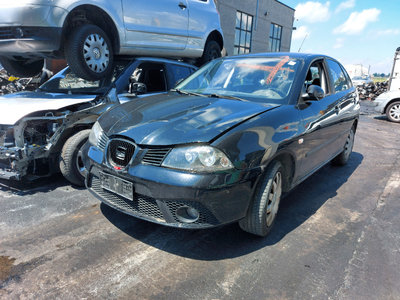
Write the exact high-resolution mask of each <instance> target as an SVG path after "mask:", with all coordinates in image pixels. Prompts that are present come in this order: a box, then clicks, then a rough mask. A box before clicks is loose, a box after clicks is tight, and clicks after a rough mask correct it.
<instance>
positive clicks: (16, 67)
mask: <svg viewBox="0 0 400 300" xmlns="http://www.w3.org/2000/svg"><path fill="white" fill-rule="evenodd" d="M0 64H1V65H2V66H3V67H4V69H5V70H6V71H7V72H8V73H9V74H11V75H14V76H17V77H33V76H35V75H37V74H39V73H40V72H41V71H42V69H43V65H44V59H38V60H35V61H32V60H28V59H19V60H14V59H9V58H7V57H0Z"/></svg>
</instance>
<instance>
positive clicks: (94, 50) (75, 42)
mask: <svg viewBox="0 0 400 300" xmlns="http://www.w3.org/2000/svg"><path fill="white" fill-rule="evenodd" d="M113 55H114V53H113V49H112V45H111V42H110V39H109V38H108V36H107V34H106V33H105V32H104V31H103V30H102V29H101V28H100V27H98V26H95V25H91V24H84V25H81V26H79V27H76V28H74V30H73V31H72V33H71V35H70V37H69V38H68V41H67V44H66V48H65V57H66V59H67V62H68V64H69V66H70V67H71V69H72V70H73V71H74V73H75V74H76V75H78V76H79V77H81V78H84V79H87V80H98V79H100V78H102V77H104V76H106V75H107V74H108V73H110V72H111V70H112V65H113V59H114V57H113Z"/></svg>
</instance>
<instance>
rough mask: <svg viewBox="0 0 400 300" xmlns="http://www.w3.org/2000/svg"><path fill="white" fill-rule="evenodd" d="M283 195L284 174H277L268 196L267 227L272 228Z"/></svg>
mask: <svg viewBox="0 0 400 300" xmlns="http://www.w3.org/2000/svg"><path fill="white" fill-rule="evenodd" d="M281 195H282V174H281V172H277V173H276V174H275V176H274V179H273V181H272V186H271V189H270V191H269V194H268V203H267V226H268V227H269V226H271V225H272V223H273V221H274V219H275V216H276V214H277V212H278V208H279V202H280V199H281Z"/></svg>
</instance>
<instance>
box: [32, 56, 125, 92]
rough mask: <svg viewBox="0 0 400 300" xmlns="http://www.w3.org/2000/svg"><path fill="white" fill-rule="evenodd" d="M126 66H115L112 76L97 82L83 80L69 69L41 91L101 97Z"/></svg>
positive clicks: (122, 63) (55, 76) (59, 74)
mask: <svg viewBox="0 0 400 300" xmlns="http://www.w3.org/2000/svg"><path fill="white" fill-rule="evenodd" d="M126 64H127V63H125V62H121V63H117V64H115V67H114V70H113V72H112V73H110V75H108V76H105V77H104V78H101V79H100V80H95V81H89V80H85V79H82V78H80V77H78V76H77V75H76V74H75V73H74V72H72V70H71V69H70V68H69V67H67V68H65V69H63V70H62V71H60V72H59V73H57V74H56V75H54V76H53V77H52V78H50V79H49V80H48V81H47V82H45V83H44V84H43V85H41V86H40V88H39V90H40V91H43V92H48V93H64V94H89V95H100V94H102V93H105V92H107V91H108V90H109V89H110V87H111V85H112V84H113V82H114V81H115V80H116V79H117V78H118V76H119V75H120V74H121V73H122V71H123V70H124V68H125V66H126Z"/></svg>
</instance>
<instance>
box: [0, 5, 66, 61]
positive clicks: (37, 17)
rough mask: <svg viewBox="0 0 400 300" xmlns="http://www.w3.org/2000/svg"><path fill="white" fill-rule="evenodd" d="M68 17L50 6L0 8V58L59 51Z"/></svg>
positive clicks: (58, 9) (62, 10) (58, 8)
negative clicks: (1, 56)
mask: <svg viewBox="0 0 400 300" xmlns="http://www.w3.org/2000/svg"><path fill="white" fill-rule="evenodd" d="M67 13H68V11H67V10H65V9H63V8H60V7H55V6H49V5H32V4H31V5H12V4H7V5H4V4H2V5H0V54H1V55H3V56H13V55H21V56H23V55H33V54H37V53H38V52H40V53H49V52H53V51H56V50H58V49H59V48H60V42H61V34H62V26H63V23H64V20H65V18H66V16H67Z"/></svg>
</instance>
